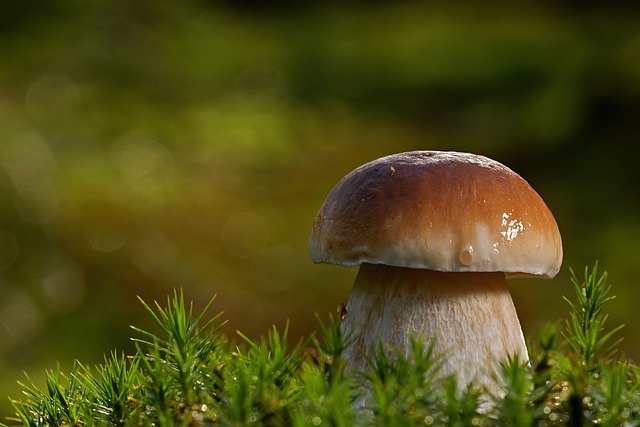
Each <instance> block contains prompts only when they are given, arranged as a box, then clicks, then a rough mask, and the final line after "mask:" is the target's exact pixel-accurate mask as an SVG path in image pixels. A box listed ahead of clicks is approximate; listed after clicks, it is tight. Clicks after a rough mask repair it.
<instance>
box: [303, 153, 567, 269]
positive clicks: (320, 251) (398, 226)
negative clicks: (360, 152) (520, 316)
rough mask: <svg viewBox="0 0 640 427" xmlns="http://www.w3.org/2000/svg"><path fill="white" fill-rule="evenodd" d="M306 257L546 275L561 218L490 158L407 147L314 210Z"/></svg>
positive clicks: (558, 258) (554, 257)
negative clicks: (408, 150) (410, 150)
mask: <svg viewBox="0 0 640 427" xmlns="http://www.w3.org/2000/svg"><path fill="white" fill-rule="evenodd" d="M309 255H310V257H311V259H312V260H313V262H316V263H318V262H324V263H332V264H340V265H346V266H353V265H359V264H362V263H369V264H386V265H392V266H398V267H407V268H421V269H429V270H437V271H444V272H496V271H501V272H504V273H505V274H506V275H507V276H518V275H527V276H528V275H533V276H543V277H549V278H550V277H553V276H555V275H556V273H557V272H558V270H559V269H560V265H561V263H562V241H561V238H560V232H559V230H558V225H557V224H556V221H555V219H554V218H553V215H552V214H551V212H550V211H549V209H548V208H547V205H546V204H545V203H544V201H543V200H542V198H541V197H540V196H539V195H538V193H536V192H535V190H533V188H531V186H530V185H529V184H528V183H527V181H525V180H524V179H523V178H522V177H520V176H519V175H518V174H516V173H515V172H513V171H512V170H511V169H509V168H508V167H506V166H504V165H502V164H501V163H498V162H496V161H495V160H491V159H489V158H487V157H484V156H480V155H476V154H469V153H459V152H445V151H412V152H406V153H399V154H393V155H390V156H385V157H381V158H379V159H377V160H374V161H372V162H369V163H366V164H364V165H362V166H360V167H359V168H357V169H355V170H354V171H352V172H350V173H349V174H348V175H346V176H345V177H344V178H342V180H341V181H340V182H339V183H338V184H337V185H336V186H335V187H334V188H333V190H332V191H331V193H329V195H328V196H327V198H326V200H325V201H324V203H323V205H322V207H321V208H320V211H319V212H318V214H317V216H316V218H315V221H314V224H313V228H312V230H311V237H310V239H309Z"/></svg>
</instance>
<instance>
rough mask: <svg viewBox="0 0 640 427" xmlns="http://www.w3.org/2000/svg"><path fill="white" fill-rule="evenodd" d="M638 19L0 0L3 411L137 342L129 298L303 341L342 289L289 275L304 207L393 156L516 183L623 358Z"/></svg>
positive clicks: (411, 8) (305, 266) (639, 84)
mask: <svg viewBox="0 0 640 427" xmlns="http://www.w3.org/2000/svg"><path fill="white" fill-rule="evenodd" d="M639 12H640V11H639V10H638V6H631V5H627V4H623V3H608V4H606V5H605V4H602V5H601V4H599V3H598V4H596V3H595V2H594V3H571V2H569V3H565V4H562V5H560V4H556V3H553V2H544V1H543V2H535V3H533V2H532V3H530V4H528V3H525V4H523V3H520V2H519V3H518V4H512V3H507V2H498V3H492V4H491V5H487V4H479V3H478V4H476V3H472V2H464V1H459V2H450V3H446V4H445V3H439V2H438V3H432V2H429V3H422V2H413V1H408V2H382V1H380V2H374V3H364V2H326V3H318V4H316V3H314V4H305V3H293V2H266V3H261V2H217V1H205V0H199V1H196V0H191V1H181V2H170V1H167V0H160V1H150V0H139V1H131V0H113V1H106V0H97V1H93V2H84V1H80V0H54V1H48V2H45V1H41V0H27V1H17V0H9V1H8V2H6V3H5V4H4V6H3V13H2V14H0V59H1V64H2V65H1V66H0V200H1V201H2V203H1V204H0V206H1V207H0V373H1V378H3V381H2V383H1V384H0V395H2V394H9V393H10V392H11V393H12V394H14V393H13V390H15V389H16V388H14V387H15V386H14V384H13V378H16V377H17V375H16V373H17V371H20V370H23V369H29V370H30V371H31V372H33V371H34V370H37V369H38V368H39V367H51V366H52V364H54V363H55V362H54V361H56V360H59V361H61V363H63V367H64V366H70V365H71V363H72V359H73V358H79V359H80V360H84V361H87V362H90V361H92V360H94V361H99V360H100V358H101V357H102V354H103V353H104V352H105V350H108V349H112V348H115V349H118V350H120V349H123V350H127V349H129V350H131V349H132V348H133V345H132V344H131V343H130V342H129V340H128V336H129V334H128V333H127V326H128V325H130V324H137V325H140V326H142V327H144V326H145V323H144V322H145V321H146V320H145V318H144V313H143V312H142V310H140V307H139V306H138V305H136V304H135V303H134V304H132V302H135V300H136V299H135V297H134V296H135V295H140V296H142V297H143V298H145V299H147V300H152V299H154V298H156V299H157V298H160V297H161V296H163V295H166V294H168V293H170V290H171V289H172V288H177V287H181V288H183V289H185V292H186V293H187V296H188V297H189V298H190V299H194V300H196V301H202V303H203V304H204V303H205V302H206V301H208V300H209V296H210V295H211V293H212V292H213V293H218V294H220V295H222V296H224V298H221V299H220V300H221V301H224V305H220V306H217V305H216V304H217V302H216V303H214V306H215V307H214V311H218V310H220V311H221V310H224V311H225V316H226V317H227V318H228V319H230V320H231V324H233V325H234V326H235V327H237V328H239V329H241V330H242V331H244V332H245V333H246V334H247V335H248V336H250V337H253V336H255V335H257V334H260V333H262V332H263V331H264V330H265V326H268V325H271V324H276V325H280V326H281V325H283V324H284V323H285V322H286V319H292V323H291V327H290V329H289V334H290V336H292V337H295V336H300V335H305V334H308V333H309V331H311V330H313V329H315V324H316V323H315V318H314V316H315V313H316V312H317V313H320V314H321V315H323V314H325V313H328V312H332V311H334V310H335V308H336V306H337V305H338V304H339V303H340V302H344V301H346V299H347V298H348V294H349V289H350V286H351V283H352V280H353V277H354V275H355V271H354V270H353V269H346V268H338V267H333V266H315V265H312V264H311V262H310V261H309V260H308V257H307V253H306V242H307V236H308V232H309V228H310V226H311V223H312V221H313V217H314V215H315V213H316V211H317V209H318V208H319V206H320V205H321V203H322V201H323V199H324V197H325V196H326V194H327V193H328V192H329V191H330V189H331V188H332V186H333V185H334V184H335V183H336V182H337V181H338V180H339V179H340V178H341V177H342V176H343V175H345V174H346V173H347V172H349V171H350V170H351V169H353V168H355V167H356V166H358V165H360V164H362V163H365V162H366V161H369V160H372V159H374V158H376V157H379V156H382V155H385V154H389V153H392V152H399V151H407V150H413V149H438V150H458V151H471V152H477V153H481V154H485V155H487V156H489V157H492V158H494V159H496V160H498V161H501V162H502V163H505V164H506V165H508V166H509V167H511V168H512V169H514V170H515V171H516V172H518V173H519V174H521V175H522V176H523V177H525V178H526V179H527V180H528V181H529V182H530V183H531V184H532V186H533V187H534V188H535V189H536V190H537V191H538V192H539V193H540V194H541V195H542V197H543V198H544V199H545V201H546V202H547V204H548V205H549V207H550V208H551V210H552V211H553V212H554V214H555V215H556V219H557V221H558V223H559V226H560V230H561V232H562V234H563V239H564V248H565V264H564V265H565V266H572V265H573V266H575V265H585V264H588V263H591V262H592V261H593V260H594V259H599V260H600V262H601V265H604V266H606V268H607V269H608V270H609V271H610V272H611V274H610V279H611V281H612V282H613V283H614V284H615V285H616V289H617V293H618V295H619V296H620V298H618V299H617V300H615V301H614V302H613V303H612V307H613V309H612V314H611V319H612V321H614V322H617V323H626V324H628V327H627V329H626V335H627V337H628V338H627V342H625V343H623V345H622V348H623V350H624V351H625V352H628V353H630V354H632V355H634V356H638V354H639V353H638V350H637V342H638V341H639V340H640V325H637V322H633V321H632V319H633V310H634V309H635V307H636V306H637V305H638V302H639V301H638V297H637V296H636V295H637V294H636V293H635V289H634V287H635V286H636V285H637V282H638V279H637V278H638V275H639V273H640V264H639V263H638V262H637V258H638V255H639V254H640V250H639V243H638V242H639V241H640V223H639V222H638V218H639V213H640V192H639V191H638V178H637V175H636V173H635V170H634V168H635V167H636V159H637V156H638V151H639V150H640V149H639V148H638V145H637V144H636V141H635V140H636V139H637V135H638V134H639V132H638V130H639V126H640V125H639V123H640V121H639V120H638V117H639V114H640V29H639V28H638V25H637V23H638V18H639V16H640V15H639ZM567 277H568V269H567V268H566V267H565V268H563V270H562V271H561V272H560V273H559V279H560V280H562V279H566V278H567ZM565 282H566V280H565ZM558 283H562V282H558V280H551V281H532V280H515V281H513V286H512V289H513V293H514V299H515V303H516V306H517V308H518V311H519V314H520V316H521V319H522V322H523V325H524V329H525V332H528V331H531V330H535V329H537V328H538V327H539V325H540V324H542V323H544V322H545V321H546V320H548V319H555V318H556V317H558V316H559V315H560V314H559V313H562V312H563V311H562V310H563V308H564V307H562V302H561V299H560V298H558V296H559V295H560V294H565V293H567V292H568V290H567V289H565V288H563V287H562V286H559V285H558ZM530 286H532V287H535V290H533V289H532V288H530ZM78 341H80V342H81V345H78ZM34 380H36V379H34ZM6 382H8V383H6ZM5 390H6V392H5ZM7 403H8V402H7Z"/></svg>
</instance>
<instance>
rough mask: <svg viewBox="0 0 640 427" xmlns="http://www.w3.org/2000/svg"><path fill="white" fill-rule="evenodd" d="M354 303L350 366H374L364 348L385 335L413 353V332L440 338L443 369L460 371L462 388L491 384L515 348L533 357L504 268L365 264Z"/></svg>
mask: <svg viewBox="0 0 640 427" xmlns="http://www.w3.org/2000/svg"><path fill="white" fill-rule="evenodd" d="M346 310H347V313H346V315H345V317H344V320H343V323H342V330H343V334H344V335H345V336H352V339H353V343H352V345H350V346H349V347H348V348H347V349H346V351H345V360H346V363H347V366H348V367H349V369H358V370H363V369H364V370H366V362H365V360H364V358H363V357H362V354H363V353H364V354H368V355H372V354H373V351H374V349H375V348H376V346H377V345H378V343H379V342H382V343H384V344H388V345H390V346H391V347H393V348H395V349H398V350H401V351H405V352H406V351H407V350H408V349H409V343H410V336H411V335H413V336H416V337H419V338H421V339H422V340H424V341H425V343H431V342H433V341H434V340H435V344H434V345H435V347H434V350H435V353H436V354H439V355H441V356H442V358H443V362H444V364H443V367H442V374H443V375H447V374H450V373H456V375H457V376H458V380H459V384H460V386H461V387H464V386H466V385H467V384H469V383H471V382H472V381H478V382H481V383H484V384H486V385H489V386H490V385H491V384H492V383H493V380H492V371H494V370H495V368H496V367H497V363H498V362H499V361H500V360H503V359H505V358H506V357H507V356H508V355H514V354H517V355H518V356H519V357H520V360H521V361H525V360H528V356H527V349H526V345H525V342H524V337H523V334H522V329H521V327H520V322H519V320H518V315H517V313H516V310H515V307H514V305H513V301H512V299H511V295H510V293H509V289H508V288H507V283H506V279H505V276H504V274H503V273H442V272H437V271H432V270H424V269H410V268H401V267H392V266H386V265H372V264H362V265H361V266H360V270H359V272H358V275H357V277H356V281H355V284H354V287H353V290H352V291H351V296H350V297H349V302H348V304H347V308H346ZM490 387H491V386H490ZM491 388H492V387H491Z"/></svg>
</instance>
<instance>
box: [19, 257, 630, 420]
mask: <svg viewBox="0 0 640 427" xmlns="http://www.w3.org/2000/svg"><path fill="white" fill-rule="evenodd" d="M606 279H607V276H606V273H605V274H602V275H600V276H598V274H597V265H596V266H595V267H593V269H591V270H589V269H585V274H584V278H583V279H578V277H577V276H576V275H575V274H573V279H572V281H573V287H574V290H575V300H571V299H568V298H566V300H567V302H568V306H569V318H568V320H567V321H566V323H565V325H564V327H562V326H560V324H559V323H556V324H551V325H548V326H546V327H544V328H542V330H541V331H540V332H539V336H538V338H537V340H536V341H535V342H534V343H532V345H531V347H532V348H531V350H530V351H531V363H528V362H524V361H522V360H519V359H518V358H517V357H513V358H509V359H507V360H505V361H503V362H502V364H501V368H500V370H499V372H497V373H496V377H495V379H496V381H497V382H498V383H499V384H501V385H502V387H501V392H500V394H499V395H496V394H495V393H494V394H492V393H491V392H490V391H488V390H486V389H485V388H483V387H482V386H481V385H471V386H470V387H468V388H463V389H462V391H461V387H459V385H458V383H457V381H456V378H455V376H447V377H444V378H443V377H442V376H440V375H438V370H439V361H438V357H437V356H435V355H434V354H433V351H432V348H431V347H429V346H425V344H424V343H422V342H421V341H419V340H414V341H413V342H412V346H411V350H410V351H409V352H408V354H406V355H405V354H395V355H394V357H391V358H390V357H389V356H387V351H386V348H383V347H382V346H381V347H380V351H379V352H377V354H376V355H374V356H373V357H372V358H371V359H370V360H369V363H370V370H369V372H368V373H356V374H347V373H345V370H344V364H343V362H342V359H341V355H342V351H343V349H344V347H345V342H344V338H343V337H342V334H341V333H340V325H339V322H338V321H334V320H333V319H330V321H329V323H328V324H324V323H322V322H320V328H319V335H318V336H314V337H311V338H310V339H309V340H306V341H301V342H298V343H296V344H295V345H289V344H288V343H287V329H288V328H285V330H284V331H282V332H280V331H278V330H276V329H275V328H274V329H272V330H271V331H270V332H269V333H268V334H267V336H265V337H264V338H262V339H261V340H260V341H259V342H256V341H253V340H251V339H249V338H247V337H246V336H245V335H243V334H242V333H239V337H240V339H239V343H237V344H235V343H233V342H232V341H231V340H229V339H228V338H227V337H225V336H224V335H223V334H222V333H221V332H220V327H221V326H222V324H223V322H221V321H220V316H219V315H218V316H214V317H213V318H211V319H210V320H208V321H206V322H205V321H204V320H203V319H204V317H205V314H206V313H205V312H206V308H205V310H204V311H203V312H202V313H200V314H198V315H197V316H196V315H194V313H193V311H192V306H187V305H186V304H185V301H184V297H183V295H182V293H178V292H176V293H174V295H173V297H171V298H168V300H167V304H166V306H165V307H163V306H161V305H160V304H158V303H155V304H154V305H148V304H146V303H145V302H143V305H144V307H145V308H146V309H147V310H148V312H149V313H150V315H151V316H152V317H153V319H154V320H155V321H156V323H157V325H158V327H159V329H160V331H161V332H160V333H158V334H156V333H152V332H148V331H144V330H142V329H139V328H133V329H134V331H135V332H136V334H137V335H138V337H136V338H134V341H135V342H136V344H137V352H136V354H134V355H132V356H130V357H127V356H124V355H118V354H116V353H113V354H111V355H110V356H108V357H105V361H104V363H103V364H101V365H99V366H96V367H95V368H87V367H85V366H83V365H81V364H80V363H76V365H75V366H74V368H73V369H72V371H71V372H69V373H68V374H64V373H62V372H60V370H59V369H58V370H56V371H50V372H48V373H47V375H46V387H44V389H39V388H38V387H36V386H35V385H33V384H32V383H31V382H30V381H27V382H26V383H24V384H22V387H23V391H24V395H23V397H22V398H21V399H16V400H13V401H12V403H13V406H14V408H15V415H14V416H13V417H12V418H9V419H8V423H9V424H7V425H25V426H62V425H65V426H69V425H71V426H103V425H104V426H134V425H145V426H146V425H158V426H174V425H180V426H206V425H224V426H227V425H230V426H231V425H232V426H242V425H264V426H307V425H308V426H359V425H362V426H365V425H366V426H396V425H397V426H411V425H447V426H470V425H473V426H476V425H477V426H531V425H535V426H557V425H568V426H581V425H587V424H597V425H603V426H609V425H612V426H613V425H616V426H618V425H628V426H632V425H640V393H639V392H640V385H638V384H639V383H638V374H639V370H638V367H637V366H635V365H633V364H632V363H630V362H629V361H626V360H624V359H622V358H619V357H618V358H616V354H615V348H616V345H617V343H618V342H619V340H614V339H613V338H614V335H616V334H617V332H619V330H620V329H621V327H620V326H619V327H614V328H612V329H606V328H605V322H606V320H607V314H606V313H605V312H604V310H603V307H604V306H605V304H606V303H607V302H609V301H610V300H611V299H612V298H613V297H612V296H610V295H609V292H610V287H609V286H608V285H607V281H606ZM207 307H208V306H207ZM27 380H28V378H27Z"/></svg>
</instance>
